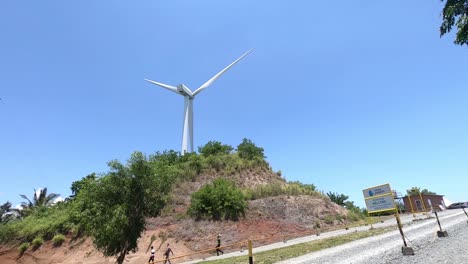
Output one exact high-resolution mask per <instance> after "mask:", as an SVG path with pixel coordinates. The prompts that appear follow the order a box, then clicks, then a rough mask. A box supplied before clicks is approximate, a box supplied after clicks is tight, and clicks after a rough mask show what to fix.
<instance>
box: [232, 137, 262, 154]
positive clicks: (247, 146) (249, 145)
mask: <svg viewBox="0 0 468 264" xmlns="http://www.w3.org/2000/svg"><path fill="white" fill-rule="evenodd" d="M237 153H238V154H239V157H241V158H243V159H256V158H259V159H264V158H266V157H265V154H263V148H261V147H257V145H255V143H253V142H252V141H251V140H250V139H247V138H244V139H243V140H242V143H240V144H239V145H238V146H237Z"/></svg>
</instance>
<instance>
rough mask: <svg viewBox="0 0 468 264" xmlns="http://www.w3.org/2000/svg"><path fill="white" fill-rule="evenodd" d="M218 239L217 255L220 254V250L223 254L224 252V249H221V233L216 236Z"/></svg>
mask: <svg viewBox="0 0 468 264" xmlns="http://www.w3.org/2000/svg"><path fill="white" fill-rule="evenodd" d="M216 240H217V242H218V243H217V244H216V256H219V252H221V254H224V251H222V250H221V248H220V247H221V234H218V235H217V236H216Z"/></svg>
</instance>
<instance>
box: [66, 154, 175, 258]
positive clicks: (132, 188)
mask: <svg viewBox="0 0 468 264" xmlns="http://www.w3.org/2000/svg"><path fill="white" fill-rule="evenodd" d="M109 167H110V169H111V171H110V172H109V173H107V174H106V175H104V176H103V177H101V178H99V179H97V180H95V181H90V182H88V183H87V184H85V185H84V188H82V189H80V191H79V192H78V195H77V197H76V198H75V200H74V206H75V210H74V213H73V217H74V219H75V220H77V221H79V222H80V223H81V224H83V225H84V227H85V230H86V231H87V232H88V233H89V234H90V235H92V236H93V237H94V239H93V242H94V245H95V246H96V248H97V249H98V250H100V251H101V252H103V253H104V255H105V256H117V262H118V263H123V261H124V258H125V255H126V254H127V253H128V252H130V251H134V250H136V249H137V245H138V244H137V241H138V238H139V237H140V236H141V232H143V230H144V229H145V217H146V216H150V215H152V214H155V211H157V210H158V208H162V206H161V205H157V206H156V205H154V204H155V203H160V202H161V200H159V199H158V197H157V195H160V193H158V191H157V190H153V189H152V187H153V185H147V184H149V183H151V182H152V180H151V179H153V178H155V176H156V175H155V174H154V169H153V166H152V165H151V164H150V163H149V162H148V161H147V159H146V157H145V156H144V155H143V154H142V153H140V152H135V153H134V154H133V155H132V157H131V158H130V160H129V161H128V164H127V166H125V165H123V164H121V163H120V162H118V161H111V162H109ZM164 184H165V183H164V182H161V185H162V187H167V186H166V185H164ZM153 195H156V196H153Z"/></svg>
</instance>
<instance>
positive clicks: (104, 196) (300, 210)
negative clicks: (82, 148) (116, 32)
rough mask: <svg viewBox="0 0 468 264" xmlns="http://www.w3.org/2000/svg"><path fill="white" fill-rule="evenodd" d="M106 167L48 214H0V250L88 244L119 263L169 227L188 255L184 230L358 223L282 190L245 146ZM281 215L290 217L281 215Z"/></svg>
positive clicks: (332, 207) (286, 186) (36, 210)
mask: <svg viewBox="0 0 468 264" xmlns="http://www.w3.org/2000/svg"><path fill="white" fill-rule="evenodd" d="M108 165H109V171H108V172H106V173H102V174H95V173H92V174H90V175H88V176H86V177H83V178H82V179H81V180H79V181H76V182H73V183H72V185H71V190H72V195H71V196H70V197H69V198H67V199H66V200H65V201H64V202H59V203H58V204H56V205H53V206H52V204H50V203H42V204H35V203H31V201H30V203H29V204H28V206H27V210H16V211H14V210H10V211H9V212H6V211H5V212H3V213H2V214H1V215H0V216H1V219H2V222H0V243H1V244H10V245H21V246H20V247H19V252H20V253H24V252H25V251H26V250H28V247H30V246H31V247H32V246H34V247H40V246H41V245H42V244H43V243H44V240H45V241H52V240H53V241H54V245H56V246H57V247H59V246H60V245H61V244H62V243H63V241H64V236H66V237H69V238H70V239H76V238H79V237H86V236H89V237H91V238H92V240H93V243H94V246H95V247H96V248H97V249H98V250H99V251H101V252H102V253H103V254H104V255H105V256H117V257H118V258H117V262H119V263H122V262H123V260H124V258H125V255H126V254H127V253H128V252H130V251H133V250H136V249H137V248H138V239H139V238H140V236H141V235H142V232H143V231H144V230H145V229H148V228H161V227H162V226H164V225H166V224H167V223H168V222H170V223H176V222H177V223H178V224H177V227H175V228H173V229H172V230H171V232H172V233H173V235H177V236H178V237H180V239H185V240H186V241H187V246H188V247H191V248H192V250H196V249H197V246H196V245H195V244H197V239H195V238H194V235H193V233H191V232H192V231H193V230H192V229H191V228H190V226H194V225H197V226H198V229H199V230H197V232H198V233H199V237H200V239H203V236H207V234H208V233H209V232H211V231H210V230H211V229H210V227H214V226H217V227H218V228H220V229H223V230H229V227H228V226H229V225H231V223H232V222H230V221H241V222H240V224H241V223H242V221H244V222H246V221H247V222H248V221H252V220H258V219H265V220H268V221H270V220H273V221H274V220H275V219H276V218H280V217H281V218H283V219H282V220H288V221H289V220H292V219H293V220H294V221H295V222H294V221H293V222H294V223H296V225H297V224H303V225H304V226H309V227H311V228H315V229H320V228H322V229H323V228H324V227H325V226H326V225H334V224H335V223H337V221H338V222H340V223H345V222H346V221H348V220H354V221H357V220H359V219H361V218H362V216H363V215H362V214H361V212H360V210H359V208H354V209H353V208H351V209H353V210H352V211H351V212H347V210H345V209H344V208H342V207H340V206H338V205H336V204H334V203H332V202H331V201H330V199H329V198H328V196H326V195H324V194H323V193H321V192H318V191H317V190H316V187H315V186H314V185H313V184H302V183H300V182H286V181H285V180H284V179H283V178H281V173H280V172H276V173H275V172H273V171H272V170H271V167H270V166H269V164H268V163H267V162H266V161H265V156H264V152H263V149H262V148H260V147H258V146H256V145H255V144H254V143H253V142H251V141H250V140H248V139H244V140H243V141H242V142H241V143H240V144H239V145H238V146H237V148H236V149H235V150H234V148H232V147H231V146H228V145H224V144H222V143H220V142H216V141H211V142H208V143H207V144H206V145H204V146H202V147H200V148H199V149H198V153H188V154H185V155H180V153H178V152H175V151H164V152H162V153H160V152H157V153H155V154H153V155H149V156H146V155H144V154H143V153H141V152H134V153H133V154H132V155H131V157H130V158H129V159H128V161H127V163H126V164H123V163H121V162H119V161H117V160H113V161H110V162H109V163H108ZM44 195H46V194H44ZM292 197H297V198H294V199H292ZM301 197H310V198H301ZM24 198H27V197H24ZM28 201H29V199H28ZM305 205H306V206H305ZM321 205H324V206H321ZM351 205H352V203H351ZM301 206H305V207H301ZM278 208H281V209H278ZM348 208H349V207H348ZM314 210H315V211H314ZM287 212H290V213H291V215H284V214H285V213H287ZM288 218H290V219H288ZM282 220H281V221H282ZM213 221H214V222H213ZM194 223H197V224H194ZM202 223H205V225H203V224H202ZM291 223H292V222H291ZM291 223H290V222H288V223H287V224H288V225H287V226H290V224H291ZM200 226H201V227H200ZM208 226H209V227H208ZM200 228H201V229H200ZM237 228H239V225H237ZM285 228H286V229H287V227H286V226H285ZM203 230H204V231H203ZM200 232H201V233H200ZM238 233H239V234H237V233H236V234H235V235H236V236H242V234H241V232H238ZM236 238H237V237H236ZM153 240H154V239H152V240H151V241H153ZM190 241H192V243H190ZM39 242H40V243H39Z"/></svg>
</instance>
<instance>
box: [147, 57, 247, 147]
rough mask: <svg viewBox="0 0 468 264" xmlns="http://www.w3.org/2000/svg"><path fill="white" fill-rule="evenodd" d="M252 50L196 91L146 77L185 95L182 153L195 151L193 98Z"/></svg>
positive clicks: (181, 85)
mask: <svg viewBox="0 0 468 264" xmlns="http://www.w3.org/2000/svg"><path fill="white" fill-rule="evenodd" d="M252 50H253V49H250V50H249V51H247V52H246V53H244V54H243V55H242V56H240V57H239V58H238V59H237V60H235V61H234V62H233V63H231V64H229V65H228V66H227V67H226V68H224V69H223V70H222V71H220V72H218V73H217V74H216V75H215V76H213V77H212V78H211V79H209V80H208V81H207V82H205V83H204V84H203V85H202V86H200V87H199V88H198V89H196V90H195V91H194V92H192V91H191V90H190V89H189V88H188V87H187V86H185V85H184V84H179V85H177V87H175V86H171V85H167V84H164V83H160V82H155V81H152V80H148V79H145V81H147V82H150V83H152V84H155V85H158V86H160V87H162V88H166V89H168V90H169V91H172V92H174V93H176V94H180V95H182V96H183V97H184V101H185V103H184V122H183V124H182V151H181V153H182V155H183V154H185V153H186V152H188V151H190V152H193V100H194V99H195V96H196V95H197V94H198V93H200V92H201V91H203V90H204V89H206V88H208V86H210V85H211V84H212V83H213V82H214V81H216V79H218V78H219V77H220V76H221V75H223V73H225V72H226V71H227V70H229V68H231V67H232V66H233V65H234V64H236V63H237V62H238V61H240V60H241V59H242V58H244V57H245V56H246V55H247V54H249V52H251V51H252Z"/></svg>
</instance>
